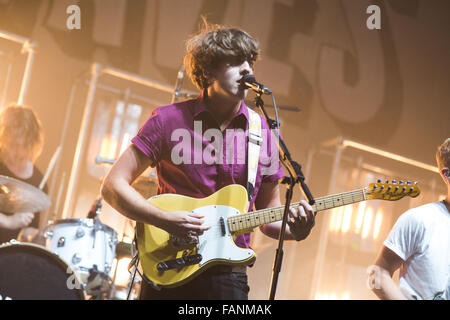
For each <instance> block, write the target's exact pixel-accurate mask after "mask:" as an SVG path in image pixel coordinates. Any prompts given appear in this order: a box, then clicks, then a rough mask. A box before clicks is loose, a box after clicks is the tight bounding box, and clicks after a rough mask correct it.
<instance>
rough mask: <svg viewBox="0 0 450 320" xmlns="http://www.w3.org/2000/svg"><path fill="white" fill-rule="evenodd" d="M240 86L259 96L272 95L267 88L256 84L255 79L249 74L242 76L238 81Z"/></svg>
mask: <svg viewBox="0 0 450 320" xmlns="http://www.w3.org/2000/svg"><path fill="white" fill-rule="evenodd" d="M240 84H241V86H243V87H244V88H250V89H252V90H253V91H255V92H256V93H259V94H272V91H270V89H269V88H267V87H266V86H264V85H263V84H262V83H258V82H257V81H256V79H255V77H254V76H253V75H251V74H246V75H244V76H243V77H242V78H241V80H240Z"/></svg>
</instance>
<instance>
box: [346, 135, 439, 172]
mask: <svg viewBox="0 0 450 320" xmlns="http://www.w3.org/2000/svg"><path fill="white" fill-rule="evenodd" d="M342 146H343V147H344V148H345V147H353V148H355V149H360V150H363V151H367V152H370V153H374V154H378V155H381V156H383V157H386V158H390V159H393V160H397V161H400V162H403V163H407V164H410V165H412V166H416V167H419V168H422V169H425V170H429V171H432V172H436V173H439V169H438V168H437V167H435V166H431V165H429V164H426V163H423V162H419V161H416V160H413V159H409V158H406V157H403V156H400V155H398V154H394V153H390V152H387V151H383V150H381V149H376V148H373V147H369V146H366V145H364V144H361V143H358V142H354V141H350V140H344V141H343V142H342Z"/></svg>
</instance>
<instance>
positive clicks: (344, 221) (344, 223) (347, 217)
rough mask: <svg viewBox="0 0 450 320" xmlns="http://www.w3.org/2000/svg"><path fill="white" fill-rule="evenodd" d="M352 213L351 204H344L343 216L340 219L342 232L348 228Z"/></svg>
mask: <svg viewBox="0 0 450 320" xmlns="http://www.w3.org/2000/svg"><path fill="white" fill-rule="evenodd" d="M352 213H353V206H346V207H345V209H344V217H343V219H342V228H341V232H342V233H347V232H348V230H350V224H351V222H352Z"/></svg>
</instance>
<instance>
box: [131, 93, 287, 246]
mask: <svg viewBox="0 0 450 320" xmlns="http://www.w3.org/2000/svg"><path fill="white" fill-rule="evenodd" d="M260 117H261V116H260ZM248 123H249V113H248V109H247V107H246V105H245V104H244V102H242V103H241V107H240V109H239V112H238V113H237V114H236V115H235V117H234V118H233V120H232V121H231V122H230V124H229V126H228V127H227V128H226V129H225V130H223V131H220V129H219V125H218V124H217V122H216V120H215V119H214V117H213V116H212V114H211V113H210V111H209V110H208V108H207V106H206V105H205V103H204V100H203V95H200V96H199V98H197V99H194V100H188V101H183V102H179V103H175V104H171V105H167V106H163V107H158V108H156V109H155V110H154V111H153V113H152V114H151V116H150V117H149V119H148V120H147V121H146V122H145V124H144V125H143V126H142V128H141V129H140V130H139V132H138V134H137V135H136V136H135V137H134V138H133V139H132V140H131V141H132V143H133V144H134V145H135V146H136V147H137V148H138V149H139V150H141V151H142V152H143V153H144V154H145V155H146V156H147V157H149V158H150V159H151V161H152V162H153V163H154V164H155V165H156V172H157V175H158V183H159V186H158V194H163V193H176V194H181V195H185V196H189V197H195V198H204V197H207V196H209V195H211V194H213V193H214V192H216V191H218V190H219V189H221V188H223V187H225V186H227V185H229V184H240V185H242V186H244V187H245V188H247V149H248V148H247V145H248V139H247V134H248ZM261 128H262V137H263V140H264V141H263V143H262V145H261V149H260V155H259V162H258V171H257V175H256V182H255V186H254V196H253V198H252V199H251V201H250V207H249V208H250V209H249V210H252V208H253V204H254V202H255V199H256V198H257V196H258V191H259V188H260V187H261V183H263V182H273V181H278V179H280V178H282V177H283V176H284V173H283V170H282V169H281V165H280V163H279V161H278V149H277V145H276V141H275V136H274V135H273V133H272V132H270V130H269V127H268V125H267V122H266V120H265V118H263V117H261ZM235 242H236V244H237V245H238V246H240V247H243V248H248V247H249V245H250V234H245V235H241V236H239V237H238V238H237V239H235Z"/></svg>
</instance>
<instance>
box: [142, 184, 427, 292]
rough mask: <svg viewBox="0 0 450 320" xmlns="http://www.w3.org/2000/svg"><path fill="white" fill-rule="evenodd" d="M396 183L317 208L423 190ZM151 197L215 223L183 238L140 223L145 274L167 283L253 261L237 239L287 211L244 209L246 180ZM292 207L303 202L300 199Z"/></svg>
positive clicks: (325, 200)
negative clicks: (201, 194)
mask: <svg viewBox="0 0 450 320" xmlns="http://www.w3.org/2000/svg"><path fill="white" fill-rule="evenodd" d="M392 182H393V183H387V182H386V183H382V182H381V181H379V182H377V183H371V184H369V186H367V187H365V188H363V189H360V190H354V191H350V192H344V193H341V194H336V195H331V196H326V197H322V198H317V199H315V204H314V205H313V208H314V211H315V212H318V211H321V210H326V209H332V208H336V207H340V206H344V205H347V204H352V203H356V202H360V201H365V200H370V199H381V200H391V201H393V200H399V199H401V198H403V197H404V196H406V195H408V196H410V197H416V196H418V195H419V193H420V190H419V188H418V186H417V185H416V184H414V185H412V184H410V183H409V182H408V183H406V184H404V183H403V182H401V181H400V182H399V183H396V182H395V181H392ZM147 201H148V202H149V203H151V204H152V205H154V206H155V207H157V208H160V209H162V210H166V211H195V212H197V213H199V214H202V215H203V216H204V217H205V222H204V223H205V224H206V225H209V226H211V228H210V229H208V230H207V231H205V232H204V233H203V234H202V235H201V236H199V237H196V238H194V239H192V238H191V239H180V238H177V237H174V236H172V235H170V234H169V233H167V232H166V231H164V230H162V229H159V228H157V227H154V226H152V225H147V224H142V223H137V225H136V237H137V244H138V250H139V258H140V261H141V265H142V268H143V271H144V275H145V276H146V277H147V278H148V279H149V280H151V281H152V282H153V283H155V284H157V285H160V286H163V287H176V286H179V285H181V284H183V283H185V282H187V281H189V280H191V279H192V278H194V277H195V276H197V275H198V274H200V273H201V272H203V271H205V270H206V269H208V268H209V267H211V266H214V265H218V264H228V265H248V264H250V263H252V262H253V261H254V260H255V258H256V256H255V253H254V252H253V250H251V249H243V248H239V247H238V246H236V245H235V243H234V241H233V238H234V237H235V236H236V235H239V234H242V233H247V232H251V231H252V230H253V229H254V228H255V227H258V226H260V225H263V224H267V223H271V222H274V221H279V220H282V217H283V212H284V206H282V207H277V208H270V209H263V210H258V211H253V212H248V213H244V212H245V211H246V206H247V190H246V189H245V188H244V187H243V186H241V185H229V186H227V187H224V188H222V189H220V190H219V191H217V192H216V193H214V194H212V195H210V196H209V197H206V198H201V199H197V198H191V197H186V196H182V195H177V194H163V195H158V196H155V197H152V198H150V199H148V200H147ZM291 206H292V207H296V206H299V203H298V202H297V203H292V205H291Z"/></svg>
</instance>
